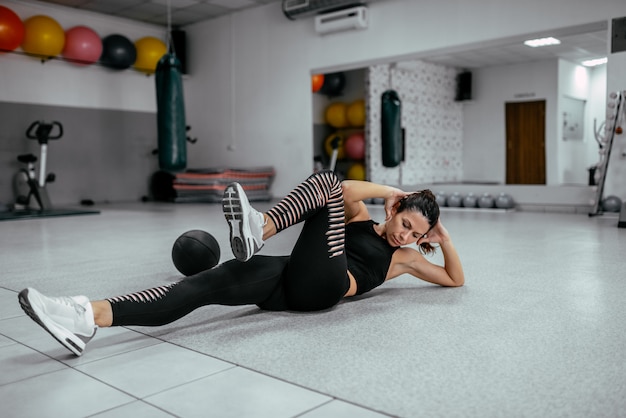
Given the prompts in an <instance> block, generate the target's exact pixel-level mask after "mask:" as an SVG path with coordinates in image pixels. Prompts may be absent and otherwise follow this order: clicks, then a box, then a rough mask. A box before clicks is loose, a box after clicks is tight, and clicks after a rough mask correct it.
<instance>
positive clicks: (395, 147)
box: [380, 90, 404, 167]
mask: <svg viewBox="0 0 626 418" xmlns="http://www.w3.org/2000/svg"><path fill="white" fill-rule="evenodd" d="M401 116H402V102H401V101H400V97H399V96H398V93H397V92H396V91H395V90H387V91H385V92H384V93H383V94H382V97H381V112H380V117H381V119H380V129H381V142H382V159H383V166H385V167H396V166H398V165H399V164H400V163H401V162H402V160H403V157H404V155H403V154H404V144H403V143H404V140H403V130H402V122H401Z"/></svg>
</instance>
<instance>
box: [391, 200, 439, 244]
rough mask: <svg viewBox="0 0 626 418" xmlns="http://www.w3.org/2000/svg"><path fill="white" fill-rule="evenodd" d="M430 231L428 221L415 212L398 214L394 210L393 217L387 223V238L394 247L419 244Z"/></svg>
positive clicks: (408, 211) (407, 211) (409, 211)
mask: <svg viewBox="0 0 626 418" xmlns="http://www.w3.org/2000/svg"><path fill="white" fill-rule="evenodd" d="M429 230H430V225H429V224H428V219H426V217H425V216H424V215H423V214H422V213H420V212H416V211H414V210H404V211H402V212H397V211H396V208H393V209H392V216H391V219H390V220H389V221H387V223H386V231H385V238H386V239H387V242H388V243H389V245H391V246H392V247H400V246H403V245H411V244H415V243H419V242H420V241H421V240H422V238H425V235H426V233H427V232H428V231H429Z"/></svg>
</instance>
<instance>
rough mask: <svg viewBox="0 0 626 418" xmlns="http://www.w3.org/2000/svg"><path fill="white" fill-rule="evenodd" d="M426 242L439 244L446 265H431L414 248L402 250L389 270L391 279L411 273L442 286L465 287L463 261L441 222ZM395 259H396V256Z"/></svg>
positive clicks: (429, 234)
mask: <svg viewBox="0 0 626 418" xmlns="http://www.w3.org/2000/svg"><path fill="white" fill-rule="evenodd" d="M424 241H426V242H430V243H436V244H439V248H440V249H441V252H442V253H443V259H444V265H443V266H439V265H436V264H433V263H431V262H430V261H428V260H426V258H425V257H424V256H423V255H422V254H420V253H419V252H418V251H416V250H415V249H413V248H401V249H400V250H398V251H397V253H398V258H397V260H396V261H397V262H396V263H394V266H392V267H393V268H390V269H389V272H390V273H391V275H390V276H391V277H390V278H392V277H397V276H399V275H400V274H403V273H409V274H411V275H412V276H415V277H417V278H418V279H422V280H424V281H427V282H430V283H434V284H438V285H440V286H463V284H464V283H465V274H464V273H463V266H462V264H461V259H460V257H459V254H458V253H457V251H456V248H455V247H454V243H453V242H452V239H451V238H450V235H449V234H448V231H447V230H446V228H445V227H444V226H443V224H442V223H441V221H439V222H437V225H435V227H434V228H433V229H431V230H430V232H429V233H428V237H427V238H426V239H425V240H424ZM394 258H396V257H395V255H394Z"/></svg>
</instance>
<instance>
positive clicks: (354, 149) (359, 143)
mask: <svg viewBox="0 0 626 418" xmlns="http://www.w3.org/2000/svg"><path fill="white" fill-rule="evenodd" d="M344 149H345V151H346V156H347V157H348V158H351V159H353V160H362V159H364V158H365V137H364V136H363V132H357V133H353V134H352V135H350V136H349V137H348V138H347V139H346V142H345V144H344Z"/></svg>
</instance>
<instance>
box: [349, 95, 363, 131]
mask: <svg viewBox="0 0 626 418" xmlns="http://www.w3.org/2000/svg"><path fill="white" fill-rule="evenodd" d="M346 116H347V118H348V123H349V124H350V126H354V127H361V126H364V125H365V100H355V101H354V102H352V103H350V105H349V106H348V110H347V113H346Z"/></svg>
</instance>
